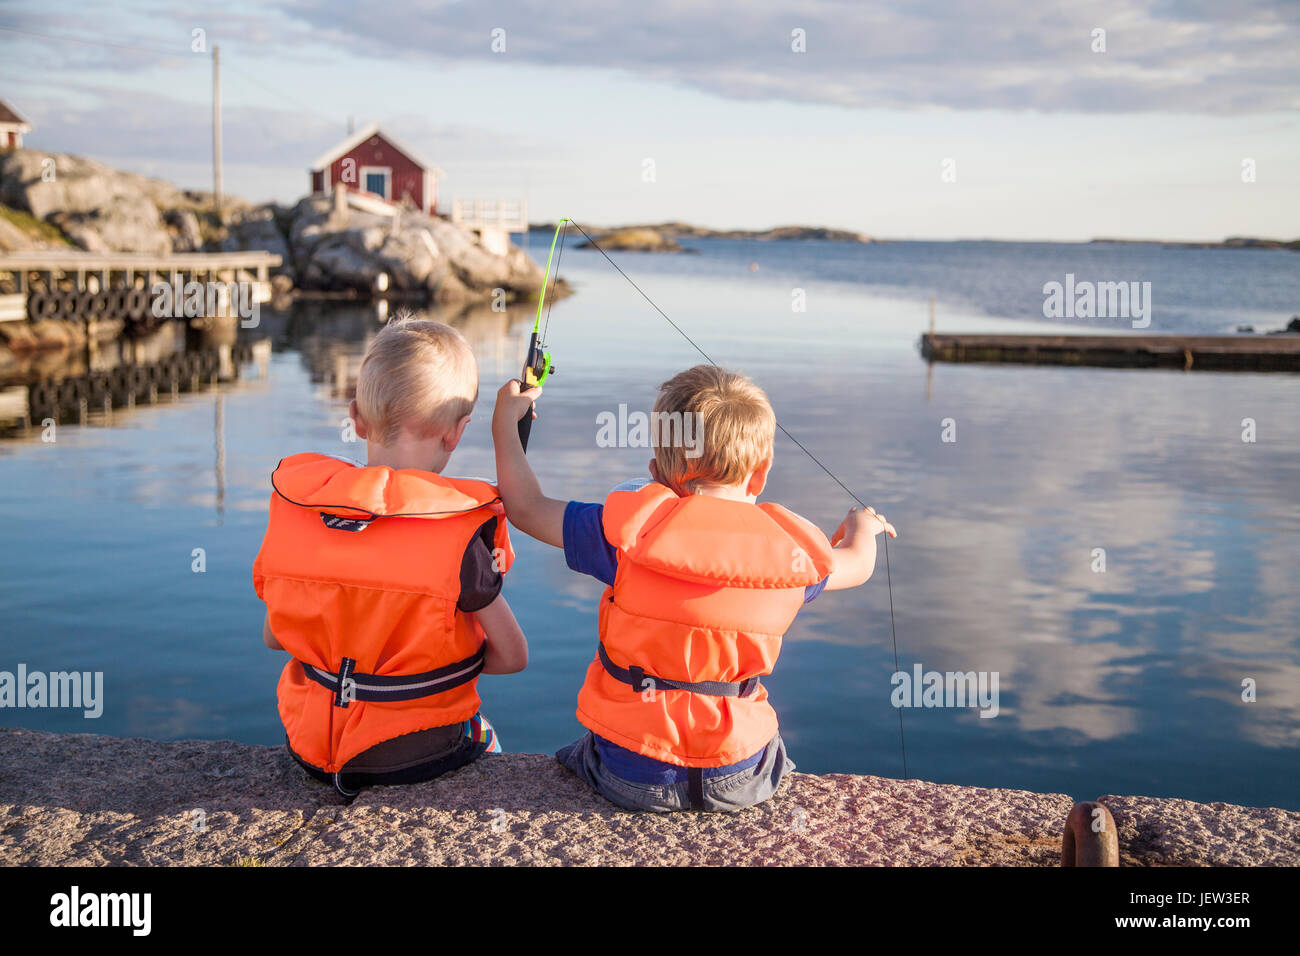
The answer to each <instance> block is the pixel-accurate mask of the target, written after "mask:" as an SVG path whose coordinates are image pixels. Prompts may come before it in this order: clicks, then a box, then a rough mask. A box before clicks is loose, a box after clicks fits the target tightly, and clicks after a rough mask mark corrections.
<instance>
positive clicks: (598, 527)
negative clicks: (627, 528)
mask: <svg viewBox="0 0 1300 956" xmlns="http://www.w3.org/2000/svg"><path fill="white" fill-rule="evenodd" d="M604 513H605V506H604V505H601V504H588V503H586V502H583V501H570V502H569V503H568V505H566V506H565V508H564V560H565V561H566V562H568V565H569V567H570V568H572V569H573V570H574V571H577V572H578V573H579V574H590V575H591V576H592V577H593V578H595V579H596V580H598V581H600V582H602V583H604V584H608V585H609V586H610V587H613V586H614V574H615V572H616V571H617V570H618V549H617V548H615V547H614V546H613V545H612V544H610V543H609V542H608V541H607V540H606V539H605V529H604V527H603V526H602V524H601V518H602V516H603V515H604Z"/></svg>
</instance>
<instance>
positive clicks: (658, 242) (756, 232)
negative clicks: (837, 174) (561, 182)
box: [529, 222, 880, 252]
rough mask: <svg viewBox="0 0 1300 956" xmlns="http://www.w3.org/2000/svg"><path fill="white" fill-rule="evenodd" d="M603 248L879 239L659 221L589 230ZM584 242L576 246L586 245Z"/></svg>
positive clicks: (819, 229) (805, 229)
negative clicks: (704, 242)
mask: <svg viewBox="0 0 1300 956" xmlns="http://www.w3.org/2000/svg"><path fill="white" fill-rule="evenodd" d="M529 228H530V229H537V230H540V231H549V230H551V229H553V228H554V227H553V226H551V225H550V224H549V223H540V224H535V225H531V226H530V227H529ZM590 232H591V233H592V238H594V239H595V240H596V241H597V242H599V243H600V246H601V248H602V249H617V250H619V251H622V252H696V251H697V250H695V249H688V248H686V247H685V246H683V245H682V244H681V243H680V242H678V241H677V240H678V239H683V238H685V239H753V240H757V241H759V242H773V241H776V240H779V239H785V240H795V241H801V240H820V241H823V242H859V243H872V242H879V241H880V240H878V239H873V238H872V237H871V236H867V235H864V234H862V233H860V232H851V231H849V230H847V229H831V228H828V227H826V226H774V227H772V228H771V229H706V228H704V227H703V226H692V225H691V224H690V223H685V222H661V223H653V224H648V225H637V226H613V227H606V228H600V229H592V230H590ZM588 246H590V243H584V244H583V245H582V246H580V247H579V248H587V247H588Z"/></svg>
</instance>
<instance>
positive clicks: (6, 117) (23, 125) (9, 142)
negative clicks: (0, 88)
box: [0, 100, 32, 149]
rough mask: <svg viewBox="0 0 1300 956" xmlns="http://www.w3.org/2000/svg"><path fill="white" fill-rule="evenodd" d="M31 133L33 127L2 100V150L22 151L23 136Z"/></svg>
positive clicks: (0, 144) (0, 141)
mask: <svg viewBox="0 0 1300 956" xmlns="http://www.w3.org/2000/svg"><path fill="white" fill-rule="evenodd" d="M31 131H32V125H31V124H30V123H28V122H27V120H25V119H23V118H22V117H21V116H19V115H18V114H17V113H15V112H14V111H13V110H11V109H10V108H9V104H8V103H6V102H5V101H4V100H0V149H22V145H23V134H24V133H30V132H31Z"/></svg>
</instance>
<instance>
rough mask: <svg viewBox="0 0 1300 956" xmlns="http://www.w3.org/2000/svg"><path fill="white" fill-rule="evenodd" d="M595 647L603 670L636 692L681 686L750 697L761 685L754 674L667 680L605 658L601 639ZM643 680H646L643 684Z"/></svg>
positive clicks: (714, 694)
mask: <svg viewBox="0 0 1300 956" xmlns="http://www.w3.org/2000/svg"><path fill="white" fill-rule="evenodd" d="M596 649H597V652H598V653H599V654H600V663H601V664H602V665H603V666H604V668H605V672H606V673H607V674H609V676H610V677H612V678H614V679H615V680H617V681H622V682H623V683H624V684H630V685H631V686H632V689H633V690H635V691H637V693H640V692H642V691H647V690H684V691H687V692H689V693H692V694H704V695H706V696H708V697H750V696H752V695H754V694H756V693H757V692H758V689H759V687H761V686H762V682H761V681H760V680H759V679H758V677H749V678H746V679H745V680H742V681H727V680H702V681H681V680H669V679H668V678H666V677H655V676H654V675H653V674H647V673H646V672H645V671H643V670H642V669H641V668H639V667H636V666H632V667H619V666H618V665H617V664H615V663H614V662H613V661H612V660H610V659H609V654H608V653H606V651H605V644H604V642H601V643H600V644H597V645H596ZM647 681H649V682H650V683H649V684H647V683H646V682H647Z"/></svg>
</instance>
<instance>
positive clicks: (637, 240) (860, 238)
mask: <svg viewBox="0 0 1300 956" xmlns="http://www.w3.org/2000/svg"><path fill="white" fill-rule="evenodd" d="M528 228H529V229H530V230H532V229H536V230H538V231H539V232H550V231H551V230H552V229H554V228H555V227H554V225H552V224H551V223H532V224H530V225H529V227H528ZM588 232H590V233H591V235H592V237H593V238H594V239H595V240H596V241H597V242H599V243H600V247H601V248H602V249H609V250H614V249H617V250H619V251H622V252H697V251H698V250H695V249H690V248H687V247H685V246H683V245H682V244H681V243H680V242H678V241H677V240H678V239H751V240H756V241H758V242H774V241H777V240H793V241H804V240H807V241H812V240H816V241H821V242H856V243H863V244H872V243H883V242H893V241H898V240H890V239H878V238H876V237H874V236H868V235H866V234H865V233H861V232H853V231H851V230H848V229H831V228H829V227H827V226H773V227H772V228H771V229H707V228H705V227H704V226H693V225H691V224H690V223H686V222H660V223H649V224H645V225H632V226H605V227H600V228H590V227H589V228H588ZM950 241H954V242H990V241H991V242H1016V241H1019V240H1008V239H997V240H988V239H971V240H962V239H957V240H950ZM1087 241H1088V243H1090V244H1094V245H1129V246H1164V247H1166V248H1171V249H1290V250H1291V251H1293V252H1300V239H1290V240H1288V239H1261V238H1258V237H1255V236H1229V237H1228V238H1226V239H1224V240H1222V241H1220V242H1214V241H1202V242H1184V241H1179V240H1173V239H1116V238H1113V237H1109V236H1100V237H1098V238H1096V239H1089V240H1087ZM589 246H590V243H584V244H583V245H582V246H580V247H579V248H587V247H589Z"/></svg>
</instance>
